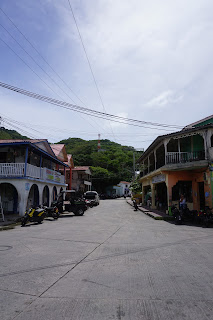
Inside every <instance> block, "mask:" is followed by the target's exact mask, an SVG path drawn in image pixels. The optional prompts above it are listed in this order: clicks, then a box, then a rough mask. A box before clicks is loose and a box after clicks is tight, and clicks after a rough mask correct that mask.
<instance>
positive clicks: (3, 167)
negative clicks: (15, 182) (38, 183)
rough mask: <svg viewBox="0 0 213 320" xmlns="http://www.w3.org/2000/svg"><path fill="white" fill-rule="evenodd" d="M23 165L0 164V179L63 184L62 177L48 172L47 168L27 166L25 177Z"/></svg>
mask: <svg viewBox="0 0 213 320" xmlns="http://www.w3.org/2000/svg"><path fill="white" fill-rule="evenodd" d="M24 170H25V164H24V163H0V178H5V177H7V178H8V177H14V178H16V177H24V176H26V177H29V178H35V179H39V180H45V181H47V182H48V181H49V182H51V181H52V182H58V183H65V180H64V175H62V174H61V173H60V172H58V171H54V170H50V169H48V168H40V167H36V166H33V165H32V164H27V166H26V175H25V172H24Z"/></svg>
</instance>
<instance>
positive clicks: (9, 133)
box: [0, 127, 29, 140]
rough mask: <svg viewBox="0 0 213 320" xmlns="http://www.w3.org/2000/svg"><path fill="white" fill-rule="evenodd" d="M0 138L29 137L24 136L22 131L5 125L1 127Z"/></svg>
mask: <svg viewBox="0 0 213 320" xmlns="http://www.w3.org/2000/svg"><path fill="white" fill-rule="evenodd" d="M0 139H1V140H10V139H20V140H25V139H29V138H28V137H26V136H22V135H21V134H20V133H18V132H17V131H15V130H9V129H6V128H4V127H0Z"/></svg>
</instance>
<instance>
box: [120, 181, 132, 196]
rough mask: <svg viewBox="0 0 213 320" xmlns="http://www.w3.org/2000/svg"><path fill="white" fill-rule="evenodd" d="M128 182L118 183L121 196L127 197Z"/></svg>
mask: <svg viewBox="0 0 213 320" xmlns="http://www.w3.org/2000/svg"><path fill="white" fill-rule="evenodd" d="M130 184H131V183H130V182H127V181H120V182H119V184H118V186H119V187H121V194H120V195H121V196H124V195H129V192H130V190H129V187H130Z"/></svg>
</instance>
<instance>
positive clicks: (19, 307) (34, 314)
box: [0, 200, 213, 320]
mask: <svg viewBox="0 0 213 320" xmlns="http://www.w3.org/2000/svg"><path fill="white" fill-rule="evenodd" d="M50 220H51V219H49V220H48V221H45V222H44V223H43V224H42V225H33V224H31V225H30V226H27V227H25V228H21V227H17V228H15V230H9V231H2V232H1V233H0V261H1V263H0V319H1V320H9V319H16V320H41V319H44V320H52V319H54V320H70V319H73V320H105V319H107V320H108V319H111V320H116V319H118V320H123V319H128V320H129V319H131V320H135V319H137V320H161V319H162V320H170V319H172V320H176V319H178V320H183V319H187V320H188V319H189V320H198V319H199V320H205V319H213V254H212V253H213V236H212V235H213V229H204V228H200V227H195V226H176V225H174V224H171V223H168V222H165V221H156V220H153V219H151V218H150V217H147V216H146V215H144V214H143V213H142V212H134V211H133V209H132V207H130V206H129V205H128V204H127V203H126V202H125V201H124V200H105V201H101V204H100V206H98V207H95V208H92V209H89V210H88V211H87V212H86V213H85V215H84V216H83V217H75V216H71V215H70V216H64V217H62V218H60V219H59V220H58V221H50Z"/></svg>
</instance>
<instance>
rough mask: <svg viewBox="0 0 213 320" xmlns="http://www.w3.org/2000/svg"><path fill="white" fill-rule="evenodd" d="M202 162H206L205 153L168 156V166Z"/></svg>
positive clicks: (197, 152) (173, 153) (195, 152)
mask: <svg viewBox="0 0 213 320" xmlns="http://www.w3.org/2000/svg"><path fill="white" fill-rule="evenodd" d="M200 160H205V151H194V152H168V153H167V155H166V164H172V163H186V162H192V161H200Z"/></svg>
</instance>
